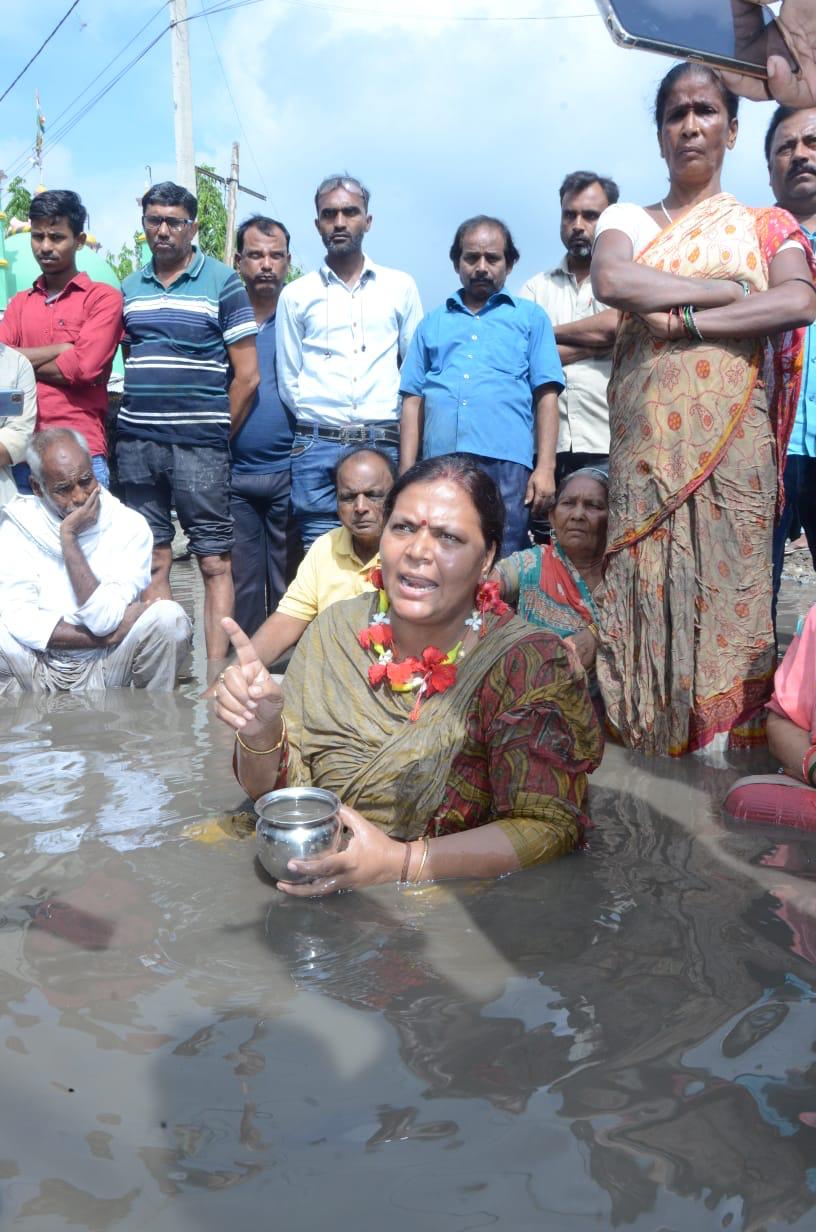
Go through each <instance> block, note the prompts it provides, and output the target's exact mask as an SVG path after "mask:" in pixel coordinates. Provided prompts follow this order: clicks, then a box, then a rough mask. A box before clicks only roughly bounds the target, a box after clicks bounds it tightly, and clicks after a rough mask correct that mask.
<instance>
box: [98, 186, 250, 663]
mask: <svg viewBox="0 0 816 1232" xmlns="http://www.w3.org/2000/svg"><path fill="white" fill-rule="evenodd" d="M197 209H198V203H197V201H196V199H195V197H194V196H193V194H192V193H190V192H188V191H187V189H186V188H182V187H181V186H180V185H178V184H172V183H170V182H165V183H162V184H154V185H153V187H152V188H150V189H148V191H147V192H146V193H145V195H144V197H143V198H142V212H143V218H142V222H143V224H144V231H145V237H146V239H147V244H148V247H149V248H150V251H151V253H152V260H150V261H148V263H147V265H146V266H144V268H143V269H140V270H137V271H136V272H135V273H133V274H131V275H130V276H129V277H128V278H126V279H125V282H124V284H123V287H122V291H123V293H124V297H125V307H124V320H125V353H126V360H125V389H124V397H123V401H122V409H121V411H120V412H119V420H118V425H117V426H118V440H117V447H116V461H117V467H118V472H119V480H120V483H121V485H122V490H123V494H124V498H125V502H126V503H127V504H128V505H130V507H131V508H132V509H138V511H139V512H140V513H142V514H144V516H145V517H146V518H147V521H148V523H149V524H150V529H151V530H152V532H153V541H154V548H153V571H152V581H151V584H150V587H149V588H148V594H149V597H153V598H159V599H169V598H170V597H171V590H170V566H171V564H172V548H171V545H172V541H173V523H172V519H171V509H172V508H175V510H176V513H177V515H178V519H179V522H180V523H181V526H182V529H183V530H184V532H185V533H186V535H187V538H188V540H189V544H190V549H191V551H192V552H193V554H194V555H195V557H196V558H197V560H198V564H199V567H200V569H201V575H202V578H203V580H204V637H205V641H206V647H207V658H208V659H215V660H219V659H223V658H225V656H226V653H227V648H228V645H229V641H228V638H227V635H226V633H225V632H224V630H223V629H222V627H221V620H222V618H223V617H224V616H231V615H232V609H233V584H232V569H231V561H230V553H231V551H232V547H233V526H232V517H231V515H230V463H229V440H230V437H231V436H232V435H234V434H235V433H236V432H237V431H238V429H239V428H240V426H241V424H242V423H243V421H244V419H245V417H246V415H247V413H248V411H249V408H250V406H251V404H252V399H253V397H254V394H255V390H256V389H257V387H258V384H259V380H260V377H259V374H258V362H257V353H256V348H255V335H256V334H257V332H258V327H257V325H256V323H255V316H254V314H253V311H252V305H251V304H250V302H249V298H248V296H247V293H246V291H245V290H244V287H243V284H242V283H241V280H240V278H239V277H238V275H237V274H236V273H235V271H234V270H231V269H229V268H228V267H227V266H226V265H224V264H223V263H222V262H221V261H216V260H215V259H214V258H212V257H207V256H205V255H204V254H203V253H202V252H200V251H199V249H198V248H196V246H195V244H194V243H193V241H194V239H195V237H196V233H197V231H198V225H197V223H196V213H197Z"/></svg>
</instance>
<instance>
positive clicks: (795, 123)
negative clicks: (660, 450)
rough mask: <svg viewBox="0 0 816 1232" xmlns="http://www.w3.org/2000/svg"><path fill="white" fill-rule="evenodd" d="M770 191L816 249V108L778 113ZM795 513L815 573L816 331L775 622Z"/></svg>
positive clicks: (777, 534)
mask: <svg viewBox="0 0 816 1232" xmlns="http://www.w3.org/2000/svg"><path fill="white" fill-rule="evenodd" d="M765 157H766V159H767V161H768V171H769V173H770V181H771V188H772V189H773V194H774V197H775V199H776V202H777V204H778V205H780V206H782V208H783V209H785V210H788V212H789V213H791V214H793V216H794V218H795V219H796V220H797V222H798V223H799V225H800V226H801V228H802V230H803V231H804V233H805V235H806V236H807V237H808V239H809V240H810V244H811V247H813V248H816V108H814V107H811V108H808V109H807V110H805V111H795V110H794V109H793V108H792V107H777V109H776V111H775V112H774V114H773V116H772V117H771V122H770V124H769V125H768V132H767V134H766V137H765ZM794 513H797V514H798V517H799V521H800V523H801V525H802V529H803V531H804V533H805V535H806V536H807V542H808V547H809V548H810V553H811V556H812V558H813V563H814V567H816V325H811V326H809V328H808V339H807V345H806V350H805V357H804V364H803V369H802V387H801V390H800V392H799V403H798V406H797V409H796V419H795V421H794V425H793V430H792V432H791V438H790V442H789V444H788V458H787V462H786V464H785V509H784V512H783V514H782V517H781V519H780V521H779V524H778V526H777V527H776V530H775V531H774V540H773V584H774V591H773V594H774V598H773V603H774V621H775V619H776V599H777V595H778V593H779V584H780V582H781V580H782V565H783V563H784V559H785V543H786V542H787V538H788V531H789V530H790V526H791V522H792V519H793V517H794Z"/></svg>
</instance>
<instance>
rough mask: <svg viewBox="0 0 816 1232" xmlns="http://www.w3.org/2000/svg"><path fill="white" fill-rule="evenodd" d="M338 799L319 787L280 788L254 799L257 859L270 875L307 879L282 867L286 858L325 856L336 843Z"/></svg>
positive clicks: (336, 847)
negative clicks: (256, 816)
mask: <svg viewBox="0 0 816 1232" xmlns="http://www.w3.org/2000/svg"><path fill="white" fill-rule="evenodd" d="M339 808H340V800H339V799H338V797H337V796H336V795H335V794H334V792H333V791H325V790H324V789H323V788H322V787H282V788H281V789H280V790H279V791H268V792H266V794H265V795H263V796H260V797H259V798H258V799H257V800H256V801H255V812H256V813H257V814H258V821H257V823H256V825H255V843H256V848H257V852H258V859H259V860H260V861H261V864H263V866H264V868H265V869H266V871H267V872H268V873H269V875H270V877H274V878H275V880H276V881H277V880H280V881H310V880H311V878H309V877H303V876H299V875H297V874H296V873H293V872H291V870H289V869H288V868H287V867H286V866H287V864H288V863H289V861H290V860H311V859H314V858H315V857H317V856H324V855H329V854H331V853H332V852H334V851H337V850H338V848H339V846H340V836H341V834H342V830H343V826H342V823H341V821H340V816H339V813H338V810H339Z"/></svg>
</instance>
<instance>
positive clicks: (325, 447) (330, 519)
mask: <svg viewBox="0 0 816 1232" xmlns="http://www.w3.org/2000/svg"><path fill="white" fill-rule="evenodd" d="M366 426H367V425H366ZM382 431H383V429H382V428H373V427H372V428H368V430H367V431H366V433H365V436H364V437H362V438H360V439H358V440H354V441H328V440H325V439H324V438H323V437H320V436H317V435H316V434H315V433H314V432H309V431H307V430H301V429H299V428H298V429H297V430H296V431H295V439H294V441H293V442H292V508H293V510H294V513H295V517H296V519H297V523H298V527H299V529H300V538H301V542H302V544H303V550H304V552H305V551H306V550H307V549H308V548H309V547H311V545H312V544H313V543H314V541H315V539H317V538H318V536H320V535H325V533H326V531H329V530H333V529H334V527H335V526H339V525H340V519H339V518H338V516H337V493H336V491H335V486H334V468H335V466H336V465H337V463H338V461H339V459H340V458H341V457H342V456H343V454H344V453H347V452H348V451H349V449H353V448H354V447H355V446H358V447H359V446H360V445H371V446H373V448H375V449H381V450H382V451H383V453H386V454H388V456H389V457H390V458H392V459H393V461H394V464H395V465H396V464H397V463H398V462H399V444H398V440H399V424H396V423H395V424H394V425H393V428H392V429H389V431H390V432H392V433H393V436H394V441H395V443H394V444H391V443H390V442H389V441H387V440H385V441H384V440H382V439H378V438H379V435H380V433H381V432H382Z"/></svg>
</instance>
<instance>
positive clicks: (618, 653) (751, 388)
mask: <svg viewBox="0 0 816 1232" xmlns="http://www.w3.org/2000/svg"><path fill="white" fill-rule="evenodd" d="M799 239H801V242H802V247H803V250H805V252H806V255H807V256H808V258H809V259H811V255H810V246H809V245H808V244H807V242H806V241H805V239H804V236H803V235H802V233H801V232H800V230H799V227H798V225H797V223H796V222H795V220H794V219H793V218H792V217H791V215H789V214H787V213H786V212H785V211H784V210H780V209H767V210H753V209H749V208H748V207H746V206H743V205H741V204H740V203H739V202H737V201H736V200H735V199H734V198H733V197H732V196H730V195H729V194H726V193H719V194H717V195H716V196H714V197H710V198H709V199H708V200H706V201H703V202H701V203H700V204H699V205H697V206H695V207H694V209H692V210H691V211H690V212H689V213H688V214H687V215H686V216H685V217H684V218H682V219H680V220H678V221H677V222H675V223H673V224H672V225H671V226H669V227H667V228H666V229H665V230H663V231H661V232H660V234H659V235H657V236H656V237H655V238H654V239H653V240H652V241H651V243H649V244H648V245H647V246H646V248H645V249H644V250H643V251H642V252H641V253H639V254H637V255H636V259H637V260H638V261H639V262H641V263H643V264H645V265H648V266H651V267H652V268H653V269H656V270H663V271H666V272H669V273H673V274H678V275H681V276H683V277H695V276H697V277H701V278H732V279H737V280H743V281H747V282H748V283H749V285H750V287H751V289H752V290H753V291H764V290H766V289H767V287H768V274H769V269H770V264H771V261H772V260H773V258H774V256H775V255H776V253H777V252H778V251H779V249H780V248H781V246H782V244H784V243H785V242H786V241H788V240H794V241H796V240H799ZM803 339H804V331H803V330H795V331H790V332H788V333H786V334H784V335H780V336H778V337H777V338H775V339H773V340H772V341H771V343H770V345H767V346H766V344H765V343H764V341H763V340H761V339H755V338H734V339H731V340H728V341H727V342H722V341H720V342H717V343H716V344H715V343H708V342H697V341H686V340H683V341H671V342H668V341H662V340H660V339H657V338H654V337H653V336H652V335H651V334H650V333H649V332H648V330H647V329H646V327H645V325H644V324H643V323H642V322H641V321H640V320H639V319H638V318H637V317H634V316H631V315H626V316H625V317H624V318H623V321H622V323H621V326H620V329H619V332H618V337H617V340H616V344H615V353H614V358H613V367H612V378H611V381H610V385H609V407H610V428H611V436H612V441H611V448H610V467H609V470H610V487H609V536H608V547H607V570H606V575H605V583H604V588H603V590H602V593H601V596H600V604H601V608H602V614H601V641H600V647H599V651H598V676H599V680H600V683H601V689H602V692H603V695H604V700H605V702H606V708H607V716H608V719H609V721H610V724H611V726H612V727H613V729H614V730H616V731H617V732H618V733H619V734H620V736H621V738H622V739H623V741H624V743H625V744H627V745H629V746H630V747H633V748H639V749H642V750H643V751H644V752H649V753H670V754H673V755H679V754H682V753H685V752H688V751H692V750H695V749H700V748H703V747H705V746H707V745H710V744H711V743H712V742H716V743H718V744H725V743H728V742H730V743H731V744H732V745H738V744H745V743H753V742H755V741H757V740H761V739H762V738H763V727H762V719H761V708H762V706H763V704H764V703H765V702H766V701H767V700H768V697H769V696H770V687H771V680H772V675H773V666H774V638H773V628H772V624H771V533H772V527H773V518H774V511H775V507H776V502H777V493H778V490H779V487H780V486H781V485H779V484H778V476H779V474H780V473H781V469H782V468H783V467H784V461H785V451H786V448H787V441H788V437H789V436H790V431H791V427H792V424H793V418H794V415H795V412H796V404H797V400H798V396H799V385H800V380H801V363H802V347H803Z"/></svg>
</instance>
